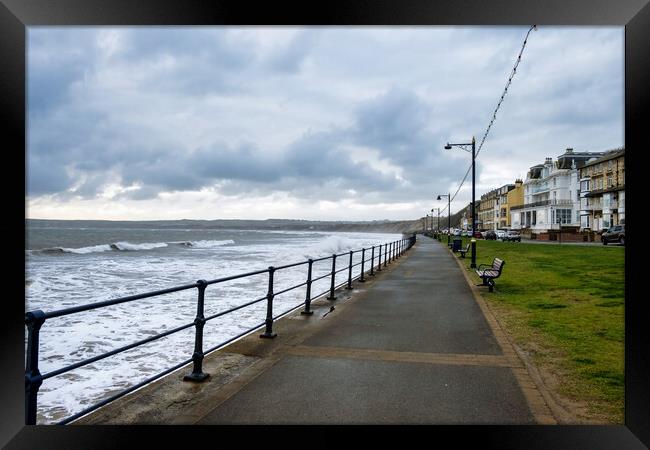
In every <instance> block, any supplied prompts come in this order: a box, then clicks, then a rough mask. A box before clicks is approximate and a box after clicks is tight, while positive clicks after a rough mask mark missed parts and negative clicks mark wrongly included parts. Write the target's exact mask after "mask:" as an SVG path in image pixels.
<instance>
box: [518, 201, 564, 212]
mask: <svg viewBox="0 0 650 450" xmlns="http://www.w3.org/2000/svg"><path fill="white" fill-rule="evenodd" d="M572 205H573V200H569V199H560V200H553V199H549V200H540V201H538V202H532V203H525V204H523V205H517V206H511V207H510V211H512V210H515V209H525V208H534V207H537V206H572Z"/></svg>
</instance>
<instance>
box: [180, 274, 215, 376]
mask: <svg viewBox="0 0 650 450" xmlns="http://www.w3.org/2000/svg"><path fill="white" fill-rule="evenodd" d="M197 283H198V284H199V285H198V289H199V299H198V301H197V305H196V318H195V319H194V327H195V336H194V353H193V354H192V361H193V362H194V366H193V368H192V373H189V374H187V375H185V376H184V377H183V381H203V380H205V379H206V378H208V377H209V376H210V375H209V374H207V373H204V372H203V326H204V325H205V317H204V315H203V305H204V303H205V288H206V287H208V282H207V281H205V280H198V281H197Z"/></svg>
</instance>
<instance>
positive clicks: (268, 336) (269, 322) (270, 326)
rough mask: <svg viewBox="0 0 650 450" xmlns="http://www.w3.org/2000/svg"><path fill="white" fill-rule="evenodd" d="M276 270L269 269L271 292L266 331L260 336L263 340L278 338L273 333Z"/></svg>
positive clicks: (267, 296)
mask: <svg viewBox="0 0 650 450" xmlns="http://www.w3.org/2000/svg"><path fill="white" fill-rule="evenodd" d="M274 272H275V268H274V267H273V266H271V267H269V290H268V293H267V294H266V329H265V330H264V333H262V334H260V337H261V338H265V339H273V338H274V337H276V336H277V334H276V333H274V332H273V297H274V294H273V273H274Z"/></svg>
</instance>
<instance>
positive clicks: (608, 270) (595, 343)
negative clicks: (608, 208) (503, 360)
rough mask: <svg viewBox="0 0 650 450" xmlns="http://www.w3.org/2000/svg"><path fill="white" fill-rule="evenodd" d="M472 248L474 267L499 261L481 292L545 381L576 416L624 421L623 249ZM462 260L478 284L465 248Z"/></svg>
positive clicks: (484, 244) (495, 244) (482, 244)
mask: <svg viewBox="0 0 650 450" xmlns="http://www.w3.org/2000/svg"><path fill="white" fill-rule="evenodd" d="M468 242H469V238H464V239H463V246H464V245H466V244H467V243H468ZM445 243H446V242H445V238H443V245H444V244H445ZM476 253H477V260H476V264H477V267H478V265H479V264H491V263H492V259H493V258H494V257H498V258H501V259H503V260H504V261H505V263H506V264H505V266H504V269H503V273H502V275H501V277H499V278H497V279H496V287H495V290H494V292H488V289H487V288H485V289H484V290H483V289H481V291H482V292H481V295H482V296H483V298H484V299H485V300H486V302H487V303H488V304H489V306H490V309H492V311H493V312H494V314H495V315H496V317H497V319H498V320H499V322H500V323H501V324H502V326H503V327H504V328H505V332H506V333H508V335H509V336H510V338H511V339H512V340H513V342H515V343H516V344H517V346H519V347H520V348H521V349H522V350H523V351H524V352H526V353H527V354H528V355H529V356H530V358H531V360H532V362H533V363H534V364H535V365H536V366H537V367H538V368H540V369H541V370H542V371H543V372H544V373H545V374H546V377H545V383H546V384H547V387H549V388H550V389H551V390H552V391H553V392H554V393H555V394H557V395H559V397H560V398H561V399H563V400H565V402H563V405H564V406H565V407H566V406H567V405H569V406H571V405H573V408H570V409H572V411H571V412H572V413H573V414H574V415H575V417H576V418H577V419H578V420H581V421H587V422H592V423H612V424H623V423H624V392H625V391H624V389H625V385H624V353H623V352H624V338H625V330H624V316H623V314H624V306H625V265H624V264H625V260H624V257H625V253H624V248H623V247H620V246H607V247H604V246H578V245H558V244H548V245H547V244H530V243H518V242H501V241H485V240H477V251H476ZM457 255H458V254H457ZM461 261H462V262H463V263H464V265H465V267H466V268H467V270H468V271H469V273H470V277H471V278H472V279H473V280H474V281H476V283H480V282H481V280H480V278H479V277H478V276H477V275H476V274H475V273H474V269H470V267H469V266H470V262H471V251H470V253H468V254H467V257H466V258H465V259H461ZM549 377H550V378H549Z"/></svg>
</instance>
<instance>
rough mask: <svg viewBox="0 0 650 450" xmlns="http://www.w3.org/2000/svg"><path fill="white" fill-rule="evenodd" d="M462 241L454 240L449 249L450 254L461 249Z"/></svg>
mask: <svg viewBox="0 0 650 450" xmlns="http://www.w3.org/2000/svg"><path fill="white" fill-rule="evenodd" d="M462 244H463V240H462V239H461V238H456V237H455V238H454V240H453V245H452V247H451V251H452V252H457V251H458V250H460V248H461V247H462Z"/></svg>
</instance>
